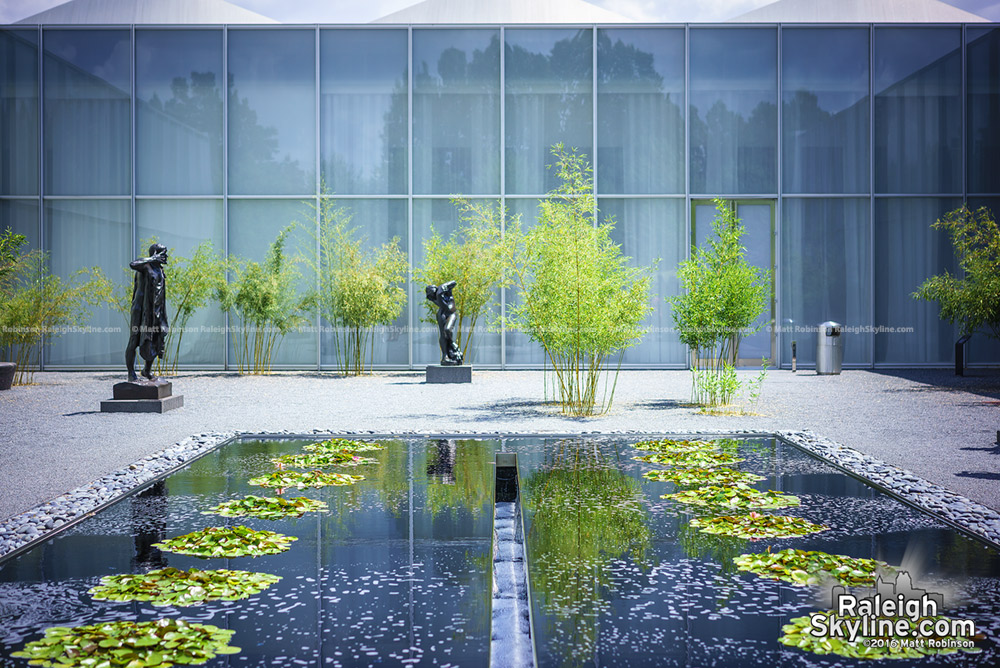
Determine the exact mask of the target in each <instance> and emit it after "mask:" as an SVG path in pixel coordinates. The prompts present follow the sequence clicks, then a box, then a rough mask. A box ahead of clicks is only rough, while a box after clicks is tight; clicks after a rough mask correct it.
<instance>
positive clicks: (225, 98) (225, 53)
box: [221, 26, 232, 371]
mask: <svg viewBox="0 0 1000 668" xmlns="http://www.w3.org/2000/svg"><path fill="white" fill-rule="evenodd" d="M221 84H222V257H224V258H225V259H226V260H229V26H223V27H222V82H221ZM227 274H228V272H227ZM228 280H229V276H228V275H227V276H226V281H228ZM222 324H223V328H224V331H225V335H224V337H223V342H222V368H223V370H225V371H229V344H230V338H229V337H230V334H231V333H232V332H231V323H230V318H229V311H228V310H227V311H224V312H223V313H222Z"/></svg>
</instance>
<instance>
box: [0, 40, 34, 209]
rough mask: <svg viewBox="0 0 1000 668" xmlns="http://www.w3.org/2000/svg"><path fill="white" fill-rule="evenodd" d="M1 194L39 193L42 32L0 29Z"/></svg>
mask: <svg viewBox="0 0 1000 668" xmlns="http://www.w3.org/2000/svg"><path fill="white" fill-rule="evenodd" d="M0 63H2V66H0V146H2V147H3V150H0V195H37V194H38V33H37V32H35V31H34V30H0Z"/></svg>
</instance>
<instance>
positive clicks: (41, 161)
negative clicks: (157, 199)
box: [36, 26, 46, 371]
mask: <svg viewBox="0 0 1000 668" xmlns="http://www.w3.org/2000/svg"><path fill="white" fill-rule="evenodd" d="M36 30H37V31H38V81H37V88H36V90H37V95H38V248H39V249H40V250H42V251H45V241H46V240H45V96H44V94H43V91H44V85H45V84H44V81H45V80H44V77H45V53H44V51H45V48H44V44H43V43H42V39H43V31H42V26H38V27H37V28H36ZM45 352H46V350H45V345H42V346H39V349H38V370H39V371H44V370H45Z"/></svg>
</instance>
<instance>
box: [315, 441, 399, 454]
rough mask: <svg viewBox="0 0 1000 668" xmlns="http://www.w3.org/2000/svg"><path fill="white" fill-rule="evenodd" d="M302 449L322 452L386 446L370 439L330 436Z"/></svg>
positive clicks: (380, 448)
mask: <svg viewBox="0 0 1000 668" xmlns="http://www.w3.org/2000/svg"><path fill="white" fill-rule="evenodd" d="M302 449H303V450H305V451H306V452H315V453H318V454H322V453H327V452H370V451H374V450H384V449H385V448H384V447H383V446H381V445H379V444H378V443H369V442H368V441H353V440H351V439H347V438H329V439H327V440H325V441H320V442H319V443H311V444H309V445H306V446H303V447H302Z"/></svg>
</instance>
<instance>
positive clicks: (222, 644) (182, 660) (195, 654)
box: [11, 619, 240, 668]
mask: <svg viewBox="0 0 1000 668" xmlns="http://www.w3.org/2000/svg"><path fill="white" fill-rule="evenodd" d="M233 633H234V631H231V630H228V629H220V628H219V627H218V626H212V625H211V624H196V623H194V622H185V621H184V620H182V619H159V620H156V621H152V622H107V623H104V624H91V625H89V626H75V627H73V628H66V627H64V626H55V627H52V628H49V629H46V630H45V637H44V638H42V639H41V640H34V641H32V642H29V643H28V644H27V645H25V646H24V649H23V650H21V651H19V652H13V653H12V654H11V656H15V657H17V658H21V659H28V660H29V663H31V664H32V665H36V666H60V667H62V666H93V667H95V668H100V667H101V666H106V667H108V668H110V667H111V666H126V668H146V667H152V666H171V665H174V664H184V665H192V664H201V663H205V662H206V661H208V660H209V659H214V658H215V657H216V655H219V654H236V653H237V652H239V651H240V648H239V647H232V646H230V645H229V640H230V639H231V638H232V637H233Z"/></svg>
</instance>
